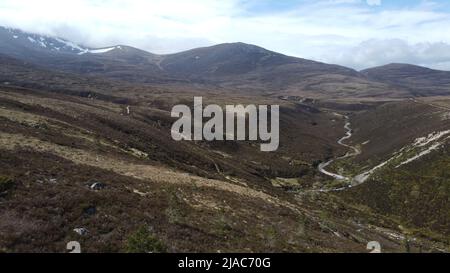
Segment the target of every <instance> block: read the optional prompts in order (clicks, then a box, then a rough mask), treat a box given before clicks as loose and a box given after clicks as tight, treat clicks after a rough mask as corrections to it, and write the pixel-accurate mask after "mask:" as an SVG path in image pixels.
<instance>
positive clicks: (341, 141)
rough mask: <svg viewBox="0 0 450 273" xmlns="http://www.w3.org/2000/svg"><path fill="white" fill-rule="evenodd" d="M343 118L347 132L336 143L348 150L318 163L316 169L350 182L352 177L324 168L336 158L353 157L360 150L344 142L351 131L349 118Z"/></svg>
mask: <svg viewBox="0 0 450 273" xmlns="http://www.w3.org/2000/svg"><path fill="white" fill-rule="evenodd" d="M336 115H340V114H337V113H336ZM340 116H341V115H340ZM344 118H345V125H344V128H345V129H346V130H347V132H346V133H345V136H343V137H342V138H341V139H339V140H338V142H337V143H338V144H339V145H341V146H344V147H346V148H348V149H349V150H350V151H348V152H347V153H346V154H345V155H344V156H341V157H338V158H334V159H331V160H329V161H327V162H324V163H321V164H319V166H318V170H319V172H321V173H323V174H325V175H327V176H330V177H333V178H334V179H336V180H343V181H344V180H345V181H349V182H351V181H353V178H352V177H346V176H343V175H340V174H337V173H333V172H330V171H327V170H326V168H327V167H328V166H329V165H331V164H332V163H333V162H336V161H338V160H342V159H345V158H349V157H354V156H357V155H359V154H361V151H360V150H359V149H358V148H356V147H355V146H351V145H348V144H345V143H344V141H345V140H348V139H350V138H351V137H352V131H353V130H352V128H351V123H350V121H349V120H350V118H349V117H348V116H344Z"/></svg>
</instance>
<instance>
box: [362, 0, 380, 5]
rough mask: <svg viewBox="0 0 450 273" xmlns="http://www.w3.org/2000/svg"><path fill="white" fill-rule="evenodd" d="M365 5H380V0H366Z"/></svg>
mask: <svg viewBox="0 0 450 273" xmlns="http://www.w3.org/2000/svg"><path fill="white" fill-rule="evenodd" d="M366 2H367V5H369V6H379V5H381V0H367V1H366Z"/></svg>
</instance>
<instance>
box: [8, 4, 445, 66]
mask: <svg viewBox="0 0 450 273" xmlns="http://www.w3.org/2000/svg"><path fill="white" fill-rule="evenodd" d="M261 3H262V2H261V1H259V0H183V1H181V0H127V1H126V0H78V1H69V2H67V1H60V0H40V1H33V0H28V1H27V0H1V1H0V24H3V25H8V26H13V27H20V28H23V29H25V30H28V31H35V32H36V31H37V32H42V33H46V34H52V35H59V36H62V37H64V38H68V39H72V40H74V41H75V42H79V43H83V44H86V45H89V46H98V47H101V46H110V45H114V44H127V45H131V46H135V47H139V48H142V49H145V50H148V51H151V52H155V53H170V52H176V51H180V50H185V49H190V48H194V47H199V46H208V45H211V44H215V43H223V42H237V41H241V42H247V43H253V44H257V45H260V46H263V47H266V48H268V49H271V50H275V51H279V52H282V53H286V54H290V55H295V56H299V57H305V58H310V59H316V60H322V61H330V62H335V63H339V64H343V65H350V66H352V67H356V68H361V67H367V66H370V65H372V64H375V63H376V64H378V63H379V62H380V59H379V58H380V56H385V57H383V58H381V60H383V61H385V62H392V61H395V60H394V59H396V60H397V59H401V60H404V61H405V62H409V63H417V64H419V63H418V62H421V63H425V60H424V58H425V57H423V56H422V57H420V56H419V55H418V54H419V53H420V52H422V51H420V50H417V49H416V50H411V47H412V48H416V45H417V44H424V45H426V44H429V45H437V44H439V43H444V44H450V36H449V35H443V32H442V31H443V30H445V29H448V28H450V16H449V13H448V12H444V11H443V9H441V7H440V6H439V4H437V3H434V2H430V1H422V2H421V4H418V5H417V6H413V7H409V8H406V7H404V8H401V7H398V8H389V9H387V8H384V7H383V5H382V3H381V1H379V0H378V1H375V0H368V1H367V2H366V0H319V1H312V0H302V1H299V3H298V5H292V6H291V8H290V9H285V10H283V9H278V11H275V10H270V9H267V10H264V11H258V12H256V11H255V9H253V8H252V7H254V6H255V5H258V4H261ZM378 4H380V6H379V7H376V8H374V7H373V6H370V5H378ZM410 6H411V5H410ZM395 39H397V40H398V41H399V40H401V41H403V42H404V43H405V44H407V46H404V45H403V46H400V43H399V42H397V43H398V44H396V43H393V42H392V41H393V40H395ZM367 41H370V42H367ZM376 41H377V42H376ZM380 41H391V42H389V43H391V44H392V43H393V44H394V45H395V47H396V49H390V48H389V47H388V46H382V43H381V42H380ZM371 43H373V44H371ZM364 47H365V48H366V49H365V50H363V49H362V48H364ZM381 48H384V49H385V50H386V52H385V53H383V54H381V53H380V50H381ZM352 50H357V51H358V54H357V55H358V57H355V56H352V55H351V54H348V52H352ZM403 50H407V51H406V52H404V51H403ZM408 50H409V51H408ZM392 51H399V52H398V53H396V54H394V53H392ZM402 54H403V55H404V56H403V57H402V58H400V57H399V56H401V55H402ZM439 54H440V56H441V57H442V58H441V59H440V56H438V55H439ZM445 54H446V53H445V52H443V51H438V53H436V54H435V56H433V59H432V60H433V61H432V62H426V63H427V64H428V65H429V66H441V67H442V66H443V65H442V64H443V63H444V64H445V63H446V62H447V61H446V55H445ZM427 56H429V55H427ZM389 57H392V58H393V59H392V60H390V59H389ZM394 57H395V58H394Z"/></svg>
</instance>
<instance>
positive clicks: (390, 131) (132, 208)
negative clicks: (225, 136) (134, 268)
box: [0, 28, 450, 253]
mask: <svg viewBox="0 0 450 273" xmlns="http://www.w3.org/2000/svg"><path fill="white" fill-rule="evenodd" d="M15 36H17V37H18V38H14V37H15ZM0 37H1V40H0V63H1V66H0V219H1V220H0V252H65V246H66V244H67V242H69V241H79V242H80V244H81V245H82V247H83V250H84V251H86V252H174V253H180V252H181V253H184V252H186V253H189V252H214V253H227V252H255V253H260V252H282V253H284V252H295V253H298V252H307V253H308V252H368V251H367V249H366V246H367V243H368V242H370V241H377V242H379V243H380V244H381V245H382V247H383V251H384V252H448V251H449V250H450V248H449V247H450V245H449V243H450V240H449V239H450V237H449V236H450V229H449V226H450V222H449V220H450V215H449V212H450V207H449V206H450V202H448V199H449V197H450V172H449V171H448V170H450V89H449V88H448V86H447V83H446V79H447V78H446V77H448V73H449V72H445V71H429V70H425V71H426V73H424V72H423V70H422V69H423V68H417V67H411V66H409V65H408V66H402V65H401V66H399V65H393V66H388V67H384V68H383V67H379V68H374V69H373V70H368V71H356V70H353V69H350V68H346V67H342V66H336V65H328V64H323V63H319V62H314V61H309V60H305V59H300V58H293V57H289V56H285V55H282V54H279V53H275V52H272V51H268V50H265V49H263V48H260V47H257V46H253V45H247V44H243V43H237V44H222V45H217V46H213V47H208V48H199V49H194V50H190V51H186V52H181V53H176V54H169V55H156V54H152V53H149V52H145V51H142V50H139V49H135V48H131V47H126V46H122V45H117V46H110V47H105V48H86V47H83V46H80V45H76V44H74V43H71V42H69V41H66V40H62V39H59V38H58V39H59V40H57V39H56V38H54V37H41V36H39V35H38V34H30V33H25V32H22V31H19V30H13V29H7V28H2V29H1V30H0ZM28 37H31V38H32V39H33V40H34V41H35V42H33V41H32V40H30V39H28ZM41 38H42V39H41ZM38 41H41V42H42V43H44V44H45V45H46V47H44V46H42V44H41V43H39V42H38ZM58 41H59V43H57V42H58ZM51 43H53V46H54V47H53V48H52V47H51ZM56 47H58V48H60V49H59V50H57V49H56ZM61 51H62V52H61ZM392 71H394V72H395V73H398V74H399V75H402V79H409V80H408V81H406V80H402V81H396V80H394V79H393V78H392V77H389V75H392V73H394V72H392ZM427 76H429V77H430V78H428V77H427ZM436 77H437V78H439V80H440V81H439V82H438V83H435V85H436V86H437V87H436V86H435V85H434V84H432V83H433V82H435V81H434V80H435V79H436ZM423 85H426V86H428V87H427V88H422V87H423ZM198 96H200V97H202V98H203V103H204V104H205V105H206V104H217V105H219V106H225V105H238V104H242V105H249V104H255V105H279V115H280V118H279V121H280V124H279V125H280V127H279V132H280V141H279V148H278V149H277V150H276V151H274V152H264V151H261V149H260V145H261V144H262V142H261V141H249V140H243V141H206V140H202V141H200V140H198V141H174V140H173V139H172V136H171V135H172V132H171V130H172V125H173V123H174V122H175V121H176V120H177V119H176V118H174V117H172V116H171V110H172V107H173V106H175V105H179V104H182V105H187V106H189V107H192V108H191V109H193V107H194V105H193V98H194V97H198ZM99 185H101V186H99ZM80 230H83V231H85V232H80Z"/></svg>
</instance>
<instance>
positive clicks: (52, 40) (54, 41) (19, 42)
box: [0, 27, 121, 55]
mask: <svg viewBox="0 0 450 273" xmlns="http://www.w3.org/2000/svg"><path fill="white" fill-rule="evenodd" d="M0 48H1V49H4V50H5V49H8V48H9V49H11V50H14V51H16V52H20V49H21V48H22V49H34V50H39V51H49V52H53V53H63V54H77V55H84V54H103V53H106V52H109V51H112V50H115V49H119V50H120V49H121V46H113V47H108V48H96V49H94V48H89V47H85V46H82V45H79V44H76V43H74V42H71V41H68V40H65V39H62V38H58V37H51V36H46V35H39V34H34V33H27V32H24V31H22V30H19V29H13V28H6V27H0Z"/></svg>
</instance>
